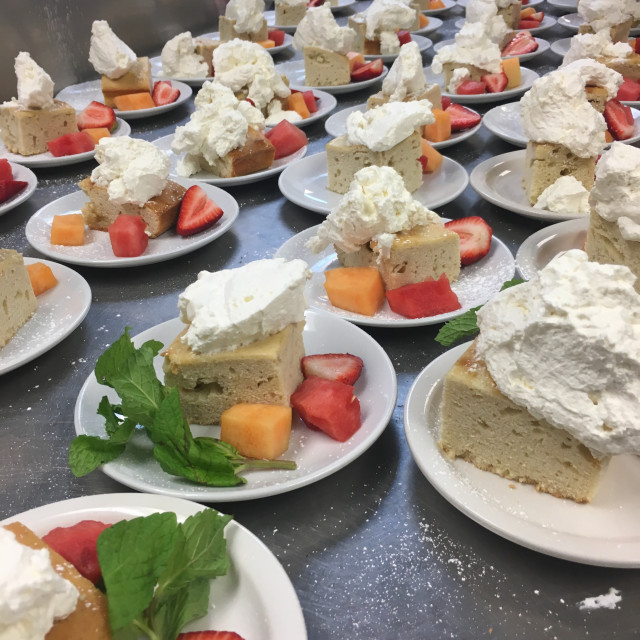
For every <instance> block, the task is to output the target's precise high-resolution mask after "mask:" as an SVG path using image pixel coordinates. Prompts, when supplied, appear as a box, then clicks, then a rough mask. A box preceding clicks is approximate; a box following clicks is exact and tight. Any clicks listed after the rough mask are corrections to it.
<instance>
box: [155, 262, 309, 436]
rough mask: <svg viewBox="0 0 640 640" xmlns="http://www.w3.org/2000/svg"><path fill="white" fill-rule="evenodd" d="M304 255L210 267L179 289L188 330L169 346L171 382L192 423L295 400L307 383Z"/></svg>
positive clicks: (167, 358)
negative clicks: (244, 405) (235, 409)
mask: <svg viewBox="0 0 640 640" xmlns="http://www.w3.org/2000/svg"><path fill="white" fill-rule="evenodd" d="M309 277H310V272H309V269H308V267H307V265H306V263H305V262H303V261H302V260H292V261H290V262H287V261H285V260H283V259H273V260H257V261H255V262H250V263H248V264H246V265H244V266H242V267H239V268H237V269H226V270H223V271H217V272H215V273H210V272H208V271H201V272H200V273H199V274H198V280H197V281H196V282H194V283H193V284H191V285H189V286H188V287H187V288H186V289H185V291H184V292H183V293H182V294H180V298H179V300H178V307H179V309H180V317H181V319H182V321H183V322H184V323H185V324H186V325H187V327H186V328H185V330H184V331H183V332H182V333H181V334H180V335H179V336H178V337H176V339H175V340H174V341H173V342H172V343H171V345H170V346H169V348H168V349H167V350H166V351H165V353H164V356H165V361H164V365H163V368H164V373H165V383H166V384H167V385H169V386H174V387H177V388H178V391H179V394H180V403H181V405H182V409H183V411H184V414H185V417H186V418H187V420H188V421H189V422H192V423H197V424H218V423H219V422H220V416H221V414H222V412H223V411H225V410H226V409H228V408H229V407H231V406H233V405H235V404H238V403H241V402H248V403H264V404H279V405H286V406H289V398H290V396H291V394H292V393H293V392H294V390H295V389H296V387H297V386H298V385H299V384H300V383H301V382H302V372H301V369H300V360H301V359H302V358H303V356H304V344H303V341H302V330H303V328H304V312H305V308H306V303H305V300H304V286H305V283H306V281H307V279H308V278H309Z"/></svg>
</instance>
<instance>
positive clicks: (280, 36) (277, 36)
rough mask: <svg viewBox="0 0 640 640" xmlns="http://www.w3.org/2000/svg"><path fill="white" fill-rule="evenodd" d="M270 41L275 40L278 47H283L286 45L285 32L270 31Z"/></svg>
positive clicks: (279, 30) (278, 30)
mask: <svg viewBox="0 0 640 640" xmlns="http://www.w3.org/2000/svg"><path fill="white" fill-rule="evenodd" d="M267 33H268V35H267V37H268V38H269V40H273V41H274V42H275V43H276V47H281V46H282V45H283V44H284V35H285V34H284V31H282V29H269V31H268V32H267Z"/></svg>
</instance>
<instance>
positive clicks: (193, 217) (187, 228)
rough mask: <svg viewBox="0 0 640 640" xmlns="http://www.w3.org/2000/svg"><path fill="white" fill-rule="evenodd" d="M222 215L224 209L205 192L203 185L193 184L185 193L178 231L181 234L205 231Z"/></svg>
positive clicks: (177, 226)
mask: <svg viewBox="0 0 640 640" xmlns="http://www.w3.org/2000/svg"><path fill="white" fill-rule="evenodd" d="M221 217H222V209H221V208H220V207H219V206H218V205H217V204H216V203H215V202H214V201H213V200H211V199H210V198H208V197H207V194H206V193H205V192H204V189H203V188H202V187H199V186H198V185H193V187H189V188H188V189H187V192H186V193H185V194H184V198H183V199H182V204H181V205H180V213H179V214H178V222H177V224H176V231H177V232H178V234H179V235H181V236H191V235H193V234H194V233H198V232H199V231H204V230H205V229H208V228H209V227H210V226H212V225H213V224H215V223H216V222H217V221H218V220H219V219H220V218H221Z"/></svg>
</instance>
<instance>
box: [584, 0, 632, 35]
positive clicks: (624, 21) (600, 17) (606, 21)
mask: <svg viewBox="0 0 640 640" xmlns="http://www.w3.org/2000/svg"><path fill="white" fill-rule="evenodd" d="M578 15H579V16H581V17H582V18H583V19H584V24H582V25H580V33H597V32H598V31H601V30H602V29H608V30H609V34H610V36H611V40H613V42H626V40H627V39H628V37H629V29H631V26H632V25H633V24H634V22H635V21H636V20H638V18H640V5H639V4H638V2H636V0H580V2H579V3H578Z"/></svg>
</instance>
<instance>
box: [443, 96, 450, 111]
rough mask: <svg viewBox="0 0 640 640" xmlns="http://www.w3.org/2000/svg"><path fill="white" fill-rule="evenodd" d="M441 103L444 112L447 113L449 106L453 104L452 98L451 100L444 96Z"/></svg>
mask: <svg viewBox="0 0 640 640" xmlns="http://www.w3.org/2000/svg"><path fill="white" fill-rule="evenodd" d="M441 102H442V110H443V111H446V110H447V109H448V108H449V105H450V104H451V98H449V97H448V96H442V98H441Z"/></svg>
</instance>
